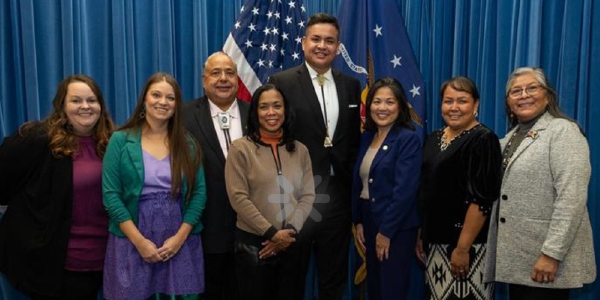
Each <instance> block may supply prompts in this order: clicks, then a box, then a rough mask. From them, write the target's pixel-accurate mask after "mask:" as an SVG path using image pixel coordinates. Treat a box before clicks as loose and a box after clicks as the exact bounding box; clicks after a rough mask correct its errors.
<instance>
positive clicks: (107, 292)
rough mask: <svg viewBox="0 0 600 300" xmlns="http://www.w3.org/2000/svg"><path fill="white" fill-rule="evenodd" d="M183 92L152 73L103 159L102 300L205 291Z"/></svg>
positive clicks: (198, 180) (195, 169)
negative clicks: (106, 232) (106, 239)
mask: <svg viewBox="0 0 600 300" xmlns="http://www.w3.org/2000/svg"><path fill="white" fill-rule="evenodd" d="M181 104H182V100H181V90H180V89H179V86H178V84H177V81H175V79H174V78H173V77H172V76H171V75H169V74H165V73H156V74H154V75H152V76H151V77H150V78H149V79H148V81H147V83H146V85H145V87H144V89H143V91H142V93H141V95H140V97H139V100H138V103H137V106H136V108H135V110H134V115H133V116H132V117H131V118H130V119H129V120H128V121H127V123H126V124H125V125H124V126H123V127H122V128H121V130H120V131H117V132H115V133H114V134H113V136H112V137H111V139H110V142H109V144H108V148H107V150H106V154H105V156H104V162H103V172H102V186H103V198H104V199H103V200H104V206H105V207H106V210H107V211H108V215H109V218H110V221H109V232H110V235H109V242H108V246H107V254H106V260H105V268H104V280H105V283H104V297H105V298H106V299H112V300H121V299H122V300H128V299H146V298H148V297H153V296H154V295H155V294H161V295H171V296H178V295H186V299H195V298H196V297H197V295H198V294H200V293H202V292H203V291H204V271H203V269H204V263H203V258H202V243H201V240H200V235H199V234H198V233H199V232H200V230H201V229H202V224H201V223H200V217H201V215H202V210H203V209H204V204H205V202H206V187H205V183H204V170H203V168H202V167H201V165H200V164H201V153H200V148H199V146H198V145H197V143H196V142H195V140H194V139H193V138H192V137H191V136H190V135H189V134H188V133H187V131H186V130H185V128H184V127H183V124H182V123H181V118H180V117H181V114H180V109H181Z"/></svg>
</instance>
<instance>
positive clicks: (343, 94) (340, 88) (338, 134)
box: [331, 69, 348, 144]
mask: <svg viewBox="0 0 600 300" xmlns="http://www.w3.org/2000/svg"><path fill="white" fill-rule="evenodd" d="M331 72H332V74H333V80H335V89H336V90H337V95H338V110H339V115H338V122H337V125H336V127H335V132H334V133H333V144H335V143H336V142H337V141H338V140H339V139H341V138H342V136H343V133H344V129H345V128H346V127H347V126H346V120H348V94H347V89H346V87H345V85H344V81H343V80H342V76H341V74H340V72H339V71H337V70H333V69H332V70H331Z"/></svg>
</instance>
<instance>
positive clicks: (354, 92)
mask: <svg viewBox="0 0 600 300" xmlns="http://www.w3.org/2000/svg"><path fill="white" fill-rule="evenodd" d="M332 74H333V79H334V81H335V86H336V89H337V94H338V101H339V119H338V123H337V126H336V129H335V133H334V135H333V140H332V142H333V147H331V148H325V147H324V146H323V142H324V141H325V120H324V119H323V113H322V112H321V106H320V105H319V99H318V98H317V94H316V92H315V88H314V86H313V84H312V81H311V79H310V74H309V73H308V69H307V67H306V64H305V63H303V64H302V65H300V66H298V67H294V68H290V69H287V70H285V71H282V72H279V73H277V74H274V75H273V76H271V78H270V79H269V82H270V83H273V84H275V86H277V87H278V88H279V89H280V90H281V91H282V92H283V94H284V96H285V97H286V99H287V100H288V101H289V102H290V107H291V108H292V109H293V110H294V112H295V114H296V120H295V122H294V124H292V126H293V128H292V130H293V132H294V135H295V137H296V138H297V139H298V141H300V142H302V143H303V144H304V145H306V147H307V148H308V151H309V153H310V159H311V160H312V168H313V174H314V175H315V176H317V175H318V176H321V178H322V180H323V183H321V184H319V185H317V184H318V182H315V188H316V191H317V194H323V193H325V190H324V189H325V188H326V187H327V185H328V183H329V177H330V176H329V174H330V166H332V165H333V171H334V173H335V177H336V178H337V180H339V182H340V184H341V186H342V188H343V192H344V194H343V195H342V196H343V198H344V199H345V201H347V204H348V208H349V207H350V185H351V181H352V180H351V177H352V176H351V175H352V169H353V167H354V162H355V160H356V155H357V153H358V145H359V141H360V83H359V82H358V80H357V79H356V78H354V77H350V76H348V75H345V74H343V73H341V72H339V71H337V70H333V69H332ZM346 193H347V194H346Z"/></svg>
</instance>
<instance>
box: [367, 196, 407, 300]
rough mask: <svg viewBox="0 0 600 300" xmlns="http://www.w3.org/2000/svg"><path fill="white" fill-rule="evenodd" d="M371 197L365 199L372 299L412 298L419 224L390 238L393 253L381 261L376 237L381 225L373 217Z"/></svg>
mask: <svg viewBox="0 0 600 300" xmlns="http://www.w3.org/2000/svg"><path fill="white" fill-rule="evenodd" d="M369 203H370V202H369V201H362V203H361V205H362V206H363V207H362V212H363V216H362V220H363V231H364V235H365V240H366V243H365V244H366V245H365V247H366V248H367V251H366V253H365V254H366V256H367V288H368V291H369V300H380V299H383V300H387V299H390V300H391V299H394V300H403V299H408V298H407V297H408V285H409V279H410V266H411V263H412V261H413V259H414V249H415V242H416V239H417V228H410V229H407V230H400V231H398V232H397V233H396V234H395V235H394V236H391V237H388V238H390V248H389V257H388V259H387V260H383V261H379V260H378V259H377V252H376V249H375V237H376V236H377V234H378V233H379V229H378V228H377V226H376V225H375V222H374V220H373V218H371V211H370V209H369V205H370V204H369Z"/></svg>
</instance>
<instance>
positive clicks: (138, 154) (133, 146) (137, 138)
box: [127, 130, 144, 181]
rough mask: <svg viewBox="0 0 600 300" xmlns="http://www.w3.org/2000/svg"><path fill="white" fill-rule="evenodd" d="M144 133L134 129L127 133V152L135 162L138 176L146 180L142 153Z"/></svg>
mask: <svg viewBox="0 0 600 300" xmlns="http://www.w3.org/2000/svg"><path fill="white" fill-rule="evenodd" d="M142 151H143V149H142V133H141V132H140V131H139V130H134V131H132V132H131V133H129V134H128V135H127V153H129V157H130V158H131V161H132V162H133V166H134V168H135V170H136V171H137V173H138V176H139V177H140V179H141V180H142V181H143V180H144V157H143V154H142Z"/></svg>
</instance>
